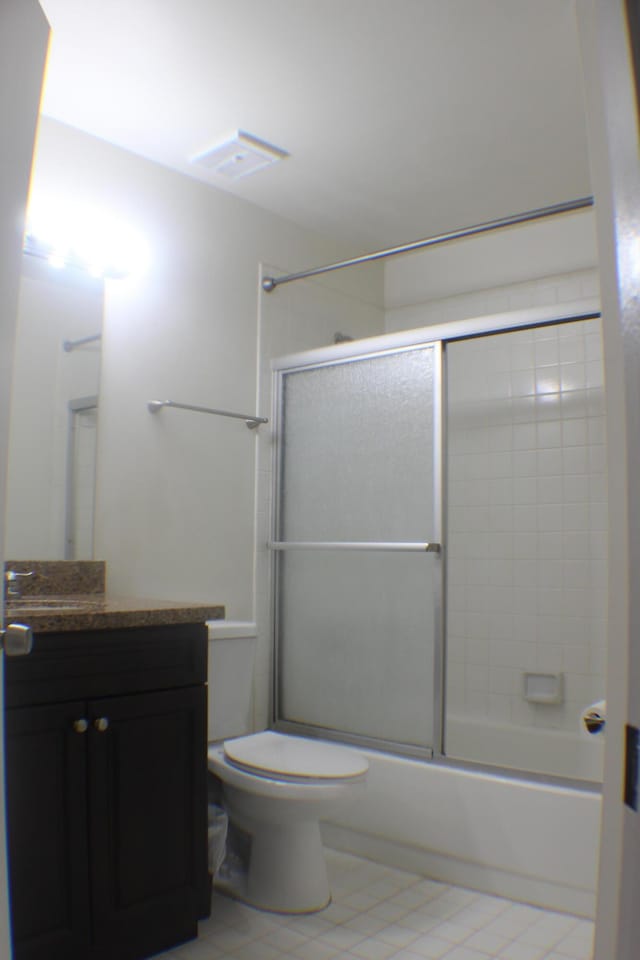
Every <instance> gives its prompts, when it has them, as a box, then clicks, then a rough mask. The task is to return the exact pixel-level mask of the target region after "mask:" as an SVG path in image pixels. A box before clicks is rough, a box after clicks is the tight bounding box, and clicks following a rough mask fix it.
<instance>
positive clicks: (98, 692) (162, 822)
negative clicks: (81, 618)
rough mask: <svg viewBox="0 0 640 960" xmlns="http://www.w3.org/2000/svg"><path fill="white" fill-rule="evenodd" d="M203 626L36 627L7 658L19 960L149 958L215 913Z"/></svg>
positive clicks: (9, 776) (14, 901) (10, 816)
mask: <svg viewBox="0 0 640 960" xmlns="http://www.w3.org/2000/svg"><path fill="white" fill-rule="evenodd" d="M206 656H207V631H206V627H205V626H204V625H199V624H183V625H178V626H170V627H167V626H163V627H143V628H135V629H129V630H96V631H89V632H86V633H84V632H78V633H69V634H63V633H59V634H42V635H38V634H36V636H35V643H34V651H33V653H32V654H31V655H30V656H29V657H26V658H24V659H15V660H10V661H6V663H5V690H6V693H5V701H6V714H5V723H6V764H7V815H8V824H9V835H8V842H9V874H10V893H11V915H12V932H13V942H14V957H15V960H63V958H64V960H138V958H142V957H149V956H151V955H153V954H155V953H158V952H160V951H162V950H166V949H169V948H170V947H171V946H175V945H176V944H178V943H181V942H184V941H185V940H189V939H191V938H193V937H195V936H196V935H197V921H198V919H199V918H200V917H202V916H204V915H206V913H208V903H209V899H210V897H209V895H210V880H209V876H208V871H207V842H206V837H207V797H206V769H207V767H206V764H207V761H206V714H207V704H206V690H207V688H206Z"/></svg>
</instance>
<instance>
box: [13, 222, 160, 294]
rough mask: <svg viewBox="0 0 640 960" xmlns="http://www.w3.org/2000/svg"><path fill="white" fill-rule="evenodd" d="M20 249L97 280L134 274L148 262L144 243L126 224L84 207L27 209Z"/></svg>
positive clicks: (53, 265)
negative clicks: (25, 226)
mask: <svg viewBox="0 0 640 960" xmlns="http://www.w3.org/2000/svg"><path fill="white" fill-rule="evenodd" d="M23 251H24V253H27V254H30V255H31V256H34V257H40V258H41V259H43V260H47V261H48V263H49V264H50V265H51V266H52V267H55V268H56V269H67V268H72V269H76V270H81V271H82V272H83V273H88V274H89V275H90V276H92V277H96V278H97V279H103V278H106V277H109V278H113V279H120V278H122V277H127V276H130V275H131V274H138V273H141V272H143V271H144V269H145V268H146V266H147V263H148V249H147V245H146V243H145V242H144V240H143V239H142V238H141V237H140V235H139V234H137V233H136V232H135V231H134V230H133V229H132V228H131V227H130V226H129V225H128V224H126V223H123V222H121V221H120V222H119V221H116V220H114V219H113V218H112V217H110V216H108V215H106V214H104V213H102V212H100V211H97V210H95V209H88V208H84V207H83V208H81V209H77V210H69V209H67V208H65V209H62V207H61V206H57V207H54V206H49V207H46V208H45V207H40V208H36V210H35V211H30V213H29V218H28V225H27V229H26V232H25V236H24V243H23Z"/></svg>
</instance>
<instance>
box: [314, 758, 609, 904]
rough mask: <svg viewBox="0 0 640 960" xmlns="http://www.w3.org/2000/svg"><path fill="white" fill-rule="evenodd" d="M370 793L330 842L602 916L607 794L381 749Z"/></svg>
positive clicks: (437, 875) (327, 834) (347, 812)
mask: <svg viewBox="0 0 640 960" xmlns="http://www.w3.org/2000/svg"><path fill="white" fill-rule="evenodd" d="M360 752H363V753H365V754H366V756H367V757H368V759H369V762H370V771H369V777H368V782H367V786H366V792H365V793H364V796H363V797H362V799H361V800H359V801H358V802H357V803H356V804H354V805H351V806H349V807H346V808H344V809H343V810H342V811H341V812H340V815H339V817H337V818H335V819H333V820H332V821H331V822H330V823H327V824H324V825H323V836H324V840H325V842H326V843H327V845H328V846H330V847H334V848H336V849H338V850H345V851H349V852H351V853H355V854H358V855H360V856H364V857H368V858H369V859H371V860H375V861H378V862H380V863H385V864H388V865H389V866H394V867H398V868H401V869H404V870H410V871H413V872H416V873H419V874H423V875H425V876H429V877H432V878H434V879H439V880H442V881H445V882H447V883H454V884H457V885H459V886H466V887H471V888H473V889H477V890H481V891H483V892H486V893H495V894H498V895H500V896H507V897H512V898H514V899H517V900H522V901H525V902H528V903H532V904H536V905H539V906H544V907H548V908H550V909H554V910H559V911H566V912H568V913H574V914H578V915H580V916H586V917H592V916H593V915H594V910H595V893H596V873H597V862H598V846H599V836H600V808H601V797H600V795H599V794H597V793H593V792H587V791H581V790H577V789H571V788H568V787H559V786H555V785H549V784H543V783H538V782H534V781H523V780H517V779H513V778H510V777H504V776H494V775H490V774H486V773H476V772H472V771H469V770H466V769H460V768H455V767H451V766H444V765H440V764H437V763H428V762H423V761H415V760H406V759H403V758H401V757H395V756H390V755H388V754H382V753H377V752H371V751H360Z"/></svg>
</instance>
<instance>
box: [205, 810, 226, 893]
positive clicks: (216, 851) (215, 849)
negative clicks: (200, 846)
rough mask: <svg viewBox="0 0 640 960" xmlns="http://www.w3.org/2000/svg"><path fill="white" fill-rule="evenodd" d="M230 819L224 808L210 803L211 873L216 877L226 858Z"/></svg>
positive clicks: (209, 839)
mask: <svg viewBox="0 0 640 960" xmlns="http://www.w3.org/2000/svg"><path fill="white" fill-rule="evenodd" d="M228 828H229V818H228V816H227V814H226V813H225V811H224V810H223V809H222V807H219V806H218V805H217V804H216V803H210V804H209V808H208V841H209V873H210V874H211V875H212V876H215V874H216V871H217V870H218V867H219V866H220V864H221V863H222V861H223V860H224V857H225V852H226V847H227V830H228Z"/></svg>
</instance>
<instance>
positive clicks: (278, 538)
mask: <svg viewBox="0 0 640 960" xmlns="http://www.w3.org/2000/svg"><path fill="white" fill-rule="evenodd" d="M350 349H353V346H351V348H350ZM334 355H335V352H334ZM277 380H278V396H279V429H278V437H279V450H278V468H277V496H276V502H277V511H276V512H277V516H276V519H275V529H274V543H273V547H274V556H275V557H276V575H275V578H274V579H275V584H276V598H275V608H276V617H275V621H276V657H277V670H276V671H275V675H276V677H277V678H278V679H277V688H276V690H275V713H276V717H275V720H276V724H277V725H278V726H280V727H281V728H285V729H291V727H292V726H293V727H294V728H299V729H300V730H301V732H302V729H304V730H305V731H306V732H313V731H316V732H318V733H321V734H322V735H323V736H331V735H332V734H336V735H338V736H339V737H340V739H343V740H344V739H347V740H348V739H353V740H354V741H355V742H360V743H366V742H371V743H377V744H393V745H394V747H395V749H399V750H404V751H406V752H409V753H415V754H419V755H424V754H429V753H430V751H431V748H432V746H433V744H434V743H436V744H438V743H439V736H440V712H441V703H440V702H438V701H439V698H438V696H437V695H436V697H435V698H434V690H438V691H439V690H440V689H441V684H440V677H439V674H440V670H441V664H440V642H439V632H440V606H441V594H442V573H441V557H440V553H439V546H440V479H439V470H440V464H439V462H438V461H439V457H438V456H437V455H435V459H434V451H438V450H439V449H440V444H439V442H438V441H439V429H440V427H439V422H440V382H441V380H440V345H439V344H426V345H424V344H422V345H420V346H417V347H416V346H413V347H411V348H403V349H396V350H394V351H385V352H380V353H376V354H369V355H362V356H350V357H344V358H342V359H339V360H331V361H324V362H317V363H314V364H306V365H304V366H300V365H298V366H295V365H293V366H289V367H288V366H286V365H283V366H282V367H281V368H280V370H279V371H278V374H277ZM437 637H438V640H436V638H437Z"/></svg>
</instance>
